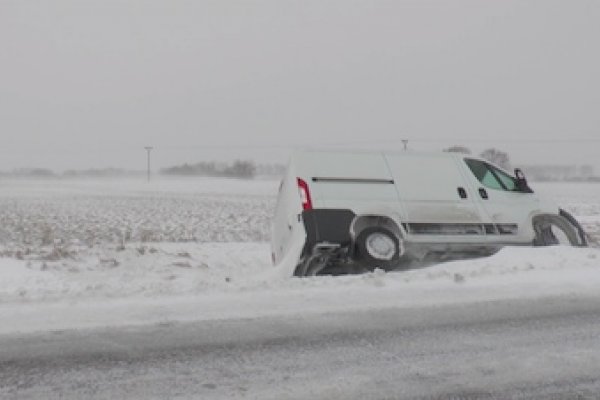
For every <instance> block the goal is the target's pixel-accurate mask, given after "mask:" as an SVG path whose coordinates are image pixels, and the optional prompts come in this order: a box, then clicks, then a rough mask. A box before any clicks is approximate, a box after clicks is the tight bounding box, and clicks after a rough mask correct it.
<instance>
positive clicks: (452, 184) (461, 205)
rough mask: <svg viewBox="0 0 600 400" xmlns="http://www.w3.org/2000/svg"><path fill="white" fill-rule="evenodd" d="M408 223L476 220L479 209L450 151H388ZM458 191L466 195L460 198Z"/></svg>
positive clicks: (470, 221) (387, 156)
mask: <svg viewBox="0 0 600 400" xmlns="http://www.w3.org/2000/svg"><path fill="white" fill-rule="evenodd" d="M385 157H386V159H387V162H388V165H389V168H390V170H391V172H392V175H393V177H394V182H395V187H396V190H397V191H398V198H399V199H400V202H401V203H402V205H403V206H404V207H405V209H406V213H407V218H408V221H409V222H421V223H452V222H455V223H458V222H463V223H479V222H481V221H482V218H481V212H480V210H479V208H478V207H477V205H476V203H475V202H474V201H473V200H474V199H473V193H472V192H471V190H470V189H469V188H468V185H467V183H466V182H465V179H464V176H463V175H462V174H461V172H460V170H459V169H458V168H457V165H456V161H455V157H454V155H452V154H441V155H437V154H431V155H422V154H411V153H408V154H387V155H386V156H385ZM461 190H462V191H463V193H464V194H465V197H464V198H462V197H461V194H460V193H461Z"/></svg>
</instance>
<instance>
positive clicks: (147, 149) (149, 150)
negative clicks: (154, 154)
mask: <svg viewBox="0 0 600 400" xmlns="http://www.w3.org/2000/svg"><path fill="white" fill-rule="evenodd" d="M144 149H146V151H147V152H148V182H150V152H151V151H152V149H153V147H150V146H146V147H144Z"/></svg>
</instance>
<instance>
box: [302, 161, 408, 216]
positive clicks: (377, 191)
mask: <svg viewBox="0 0 600 400" xmlns="http://www.w3.org/2000/svg"><path fill="white" fill-rule="evenodd" d="M296 160H297V165H298V170H299V171H300V172H301V173H300V175H299V177H301V178H302V179H304V180H305V181H306V182H308V183H309V186H310V192H311V195H312V200H313V205H314V207H315V208H320V207H324V208H332V207H337V206H338V205H339V203H340V202H344V203H346V204H347V203H348V202H354V201H357V202H362V203H377V202H380V201H383V202H391V203H396V204H397V203H398V196H397V192H396V189H395V188H394V184H393V182H392V176H391V175H390V172H389V170H388V168H387V165H386V163H385V159H384V157H383V155H382V154H380V153H330V152H306V153H304V154H303V156H302V157H298V158H296Z"/></svg>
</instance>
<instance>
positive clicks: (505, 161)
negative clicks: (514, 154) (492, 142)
mask: <svg viewBox="0 0 600 400" xmlns="http://www.w3.org/2000/svg"><path fill="white" fill-rule="evenodd" d="M479 156H480V157H481V158H483V159H485V160H488V161H489V162H491V163H492V164H496V165H497V166H499V167H501V168H504V169H505V170H507V171H510V169H511V167H510V158H509V157H508V153H505V152H504V151H501V150H498V149H495V148H490V149H486V150H484V151H483V152H482V153H481V154H480V155H479Z"/></svg>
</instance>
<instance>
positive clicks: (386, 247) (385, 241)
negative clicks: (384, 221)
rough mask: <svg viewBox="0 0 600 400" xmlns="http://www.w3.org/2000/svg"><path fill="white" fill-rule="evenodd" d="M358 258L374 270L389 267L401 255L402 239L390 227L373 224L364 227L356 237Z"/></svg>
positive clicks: (366, 266) (369, 268)
mask: <svg viewBox="0 0 600 400" xmlns="http://www.w3.org/2000/svg"><path fill="white" fill-rule="evenodd" d="M356 249H357V253H358V254H357V255H356V259H357V260H358V261H360V262H361V263H362V264H364V266H365V268H367V269H368V270H370V271H372V270H374V269H375V268H377V267H380V268H384V269H385V268H387V267H390V266H391V265H393V264H394V263H395V262H396V261H398V259H399V257H400V241H399V240H398V237H397V236H396V235H395V234H394V233H393V232H392V231H390V230H389V229H386V228H383V227H380V226H371V227H368V228H365V229H363V230H362V231H361V232H360V233H359V234H358V237H357V238H356Z"/></svg>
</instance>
